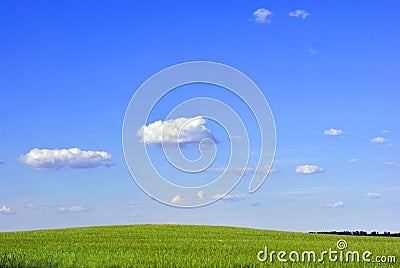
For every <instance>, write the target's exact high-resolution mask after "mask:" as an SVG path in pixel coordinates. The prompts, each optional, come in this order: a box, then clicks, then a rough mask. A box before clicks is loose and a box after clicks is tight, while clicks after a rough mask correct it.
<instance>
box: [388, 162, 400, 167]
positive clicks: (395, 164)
mask: <svg viewBox="0 0 400 268" xmlns="http://www.w3.org/2000/svg"><path fill="white" fill-rule="evenodd" d="M384 164H385V165H387V166H394V167H400V162H394V161H385V162H384Z"/></svg>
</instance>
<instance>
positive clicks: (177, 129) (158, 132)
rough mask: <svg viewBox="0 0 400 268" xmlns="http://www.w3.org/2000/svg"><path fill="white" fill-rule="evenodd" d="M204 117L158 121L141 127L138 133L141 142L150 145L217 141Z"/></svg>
mask: <svg viewBox="0 0 400 268" xmlns="http://www.w3.org/2000/svg"><path fill="white" fill-rule="evenodd" d="M205 123H206V119H205V118H204V117H203V116H196V117H193V118H187V117H180V118H176V119H169V120H166V121H162V120H158V121H156V122H154V123H151V124H149V125H148V126H145V125H143V126H141V127H140V129H139V130H138V131H137V133H136V134H137V135H138V136H139V137H140V141H141V142H143V143H146V144H150V145H160V144H161V143H199V142H200V141H201V140H203V139H205V138H209V139H212V140H215V138H214V136H213V134H212V133H211V131H210V130H209V129H208V128H207V127H206V126H205Z"/></svg>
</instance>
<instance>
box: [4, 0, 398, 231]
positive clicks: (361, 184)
mask: <svg viewBox="0 0 400 268" xmlns="http://www.w3.org/2000/svg"><path fill="white" fill-rule="evenodd" d="M399 5H400V4H399V3H398V2H397V1H364V2H362V3H361V4H360V2H348V1H296V2H294V1H292V2H289V1H285V2H283V1H278V0H277V1H229V2H227V1H185V3H183V2H178V1H146V2H142V3H140V2H139V1H135V2H133V1H117V2H115V1H114V2H111V1H40V2H32V1H14V2H7V3H6V2H5V3H2V7H1V8H0V58H1V61H0V73H1V75H0V89H1V90H0V122H1V123H2V128H1V130H0V138H1V143H0V161H1V162H0V163H1V164H0V184H1V185H0V231H10V230H25V229H42V228H55V227H67V226H88V225H108V224H130V223H185V224H186V223H187V224H212V225H234V226H246V227H256V228H264V229H276V230H292V231H311V230H367V231H372V230H377V231H400V224H399V223H400V218H399V216H398V213H397V212H398V207H399V205H400V194H399V193H400V181H399V178H400V176H399V175H400V139H399V133H400V124H399V117H398V114H400V113H399V112H400V109H399V105H398V103H399V99H400V93H399V90H398V88H399V84H400V83H399V82H400V77H399V75H398V74H399V73H400V67H399V62H400V49H399V47H400V42H399V41H400V40H399V35H398V24H399V15H398V12H397V10H398V9H399ZM257 10H258V12H257ZM296 10H303V11H298V12H297V13H296ZM290 12H294V13H292V16H290V15H289V13H290ZM262 14H264V16H265V17H263V16H262ZM296 14H297V15H298V16H295V15H296ZM307 14H308V15H307ZM197 60H204V61H215V62H221V63H224V64H227V65H230V66H232V67H234V68H236V69H238V70H240V71H242V72H244V73H245V74H246V75H248V76H249V77H250V78H251V79H252V80H253V81H254V82H255V83H256V84H257V85H258V86H259V87H260V89H261V90H262V91H263V93H264V95H265V97H266V99H267V100H268V102H269V105H270V107H271V110H272V112H273V115H274V119H275V124H276V131H277V150H276V155H275V161H274V172H273V173H271V174H270V175H269V176H268V178H267V180H266V182H265V183H264V184H263V185H262V187H261V188H260V189H259V190H258V191H257V192H256V193H254V194H252V195H249V194H248V192H247V187H248V180H246V177H245V178H244V179H243V180H242V182H241V183H240V184H239V185H238V186H237V187H236V188H235V189H234V190H233V191H232V192H231V193H230V194H229V195H228V196H227V197H226V198H225V199H223V200H220V201H218V202H216V203H214V204H212V205H210V206H205V207H202V208H197V209H179V208H174V207H169V206H165V205H163V204H160V203H159V202H156V201H154V200H152V199H150V198H149V197H148V196H147V195H146V194H144V193H143V192H142V190H141V189H140V188H139V187H138V186H137V185H136V184H135V182H134V181H133V179H132V178H131V175H130V173H129V171H128V169H127V167H126V164H125V160H124V155H123V151H122V145H121V135H122V123H123V119H124V114H125V110H126V108H127V106H128V103H129V101H130V99H131V98H132V96H133V94H134V93H135V91H136V89H137V88H138V87H139V86H140V85H141V84H142V83H143V82H144V81H145V80H146V79H148V78H149V77H150V76H151V75H153V74H155V73H156V72H158V71H161V70H162V69H164V68H167V67H169V66H171V65H175V64H178V63H183V62H187V61H197ZM191 92H192V93H190V94H187V95H186V94H183V93H182V94H177V93H175V95H173V94H174V93H173V92H172V93H171V95H170V96H168V95H167V96H166V98H165V100H164V101H165V102H164V103H160V105H159V106H158V110H156V111H155V112H154V114H152V115H151V117H150V119H149V122H146V124H150V123H152V122H153V121H155V120H163V116H165V115H166V114H168V112H169V109H170V108H171V107H173V106H174V105H175V102H177V101H179V100H181V99H182V100H184V99H185V97H187V98H189V97H193V96H210V95H211V96H212V97H215V98H218V99H220V100H221V101H225V102H227V103H230V104H231V105H232V106H233V107H236V108H237V109H238V112H239V113H240V111H242V114H243V113H244V114H245V112H244V110H243V109H242V108H241V106H240V103H238V102H236V101H235V100H234V98H232V97H230V96H226V95H225V93H215V89H211V88H209V87H206V86H204V87H201V85H198V86H195V87H194V89H193V91H191ZM187 116H193V115H187ZM249 120H250V119H249ZM250 121H251V120H250ZM144 123H145V122H144ZM207 126H208V127H209V128H210V129H211V130H212V131H214V132H215V133H216V135H217V134H218V135H220V136H221V135H222V136H221V137H223V132H222V131H221V130H220V129H218V127H217V126H213V124H212V123H211V122H209V123H207ZM331 129H332V130H331ZM339 130H340V131H342V132H340V131H339ZM248 131H249V132H251V133H254V132H253V131H254V129H253V128H252V126H251V122H250V126H249V129H248ZM325 131H327V132H325ZM329 134H331V135H329ZM333 134H336V135H333ZM222 140H223V141H225V143H224V142H223V141H222V142H221V144H220V146H222V148H225V150H227V148H229V146H228V145H227V144H226V139H223V138H222ZM256 143H257V142H256ZM71 148H79V150H80V151H76V150H75V151H74V152H75V153H76V152H78V153H77V155H79V157H80V158H78V159H76V158H73V159H69V160H65V159H67V158H65V159H64V160H65V161H59V162H57V161H56V162H55V163H49V162H46V163H45V164H43V163H42V164H38V163H36V168H35V165H34V163H35V162H32V160H29V159H28V158H26V157H25V158H24V157H22V158H21V156H29V155H28V153H30V152H32V151H31V150H33V149H40V150H41V149H47V150H50V151H49V152H50V155H51V153H55V152H56V153H57V152H58V153H59V154H61V155H64V156H66V157H68V155H70V153H71V152H70V151H64V152H62V153H60V152H59V151H54V150H56V149H57V150H62V149H66V150H68V149H71ZM156 149H157V148H152V150H153V151H154V152H153V153H154V157H155V158H157V157H159V158H160V159H161V156H160V155H157V154H159V153H160V152H157V151H156ZM187 150H188V151H189V152H188V153H189V154H190V153H191V152H190V148H189V149H187ZM220 151H222V152H224V149H221V150H220ZM102 152H104V153H102ZM192 153H193V152H192ZM194 153H195V152H194ZM253 153H255V154H256V153H257V152H256V151H254V152H253ZM46 157H51V156H49V155H46ZM75 157H76V154H75ZM24 159H25V160H24ZM53 160H54V159H53ZM222 162H223V161H222ZM307 165H308V166H307ZM38 167H41V168H38ZM77 167H79V168H77ZM160 168H161V169H162V168H165V169H168V167H167V166H164V167H160ZM296 170H297V172H296ZM302 173H312V174H302ZM207 174H208V175H210V174H211V175H212V176H215V174H214V173H213V172H208V173H205V174H204V176H208V175H207Z"/></svg>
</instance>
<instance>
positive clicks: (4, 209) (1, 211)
mask: <svg viewBox="0 0 400 268" xmlns="http://www.w3.org/2000/svg"><path fill="white" fill-rule="evenodd" d="M0 214H3V215H13V214H15V211H14V210H12V209H11V208H10V207H8V206H6V205H3V206H2V207H0Z"/></svg>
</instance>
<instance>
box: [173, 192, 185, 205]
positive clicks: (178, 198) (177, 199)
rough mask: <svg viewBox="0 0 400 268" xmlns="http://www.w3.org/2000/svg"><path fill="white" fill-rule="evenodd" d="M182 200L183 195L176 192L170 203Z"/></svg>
mask: <svg viewBox="0 0 400 268" xmlns="http://www.w3.org/2000/svg"><path fill="white" fill-rule="evenodd" d="M184 202H185V197H184V196H183V195H181V194H177V195H175V196H174V197H173V198H172V199H171V203H172V204H182V203H184Z"/></svg>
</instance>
